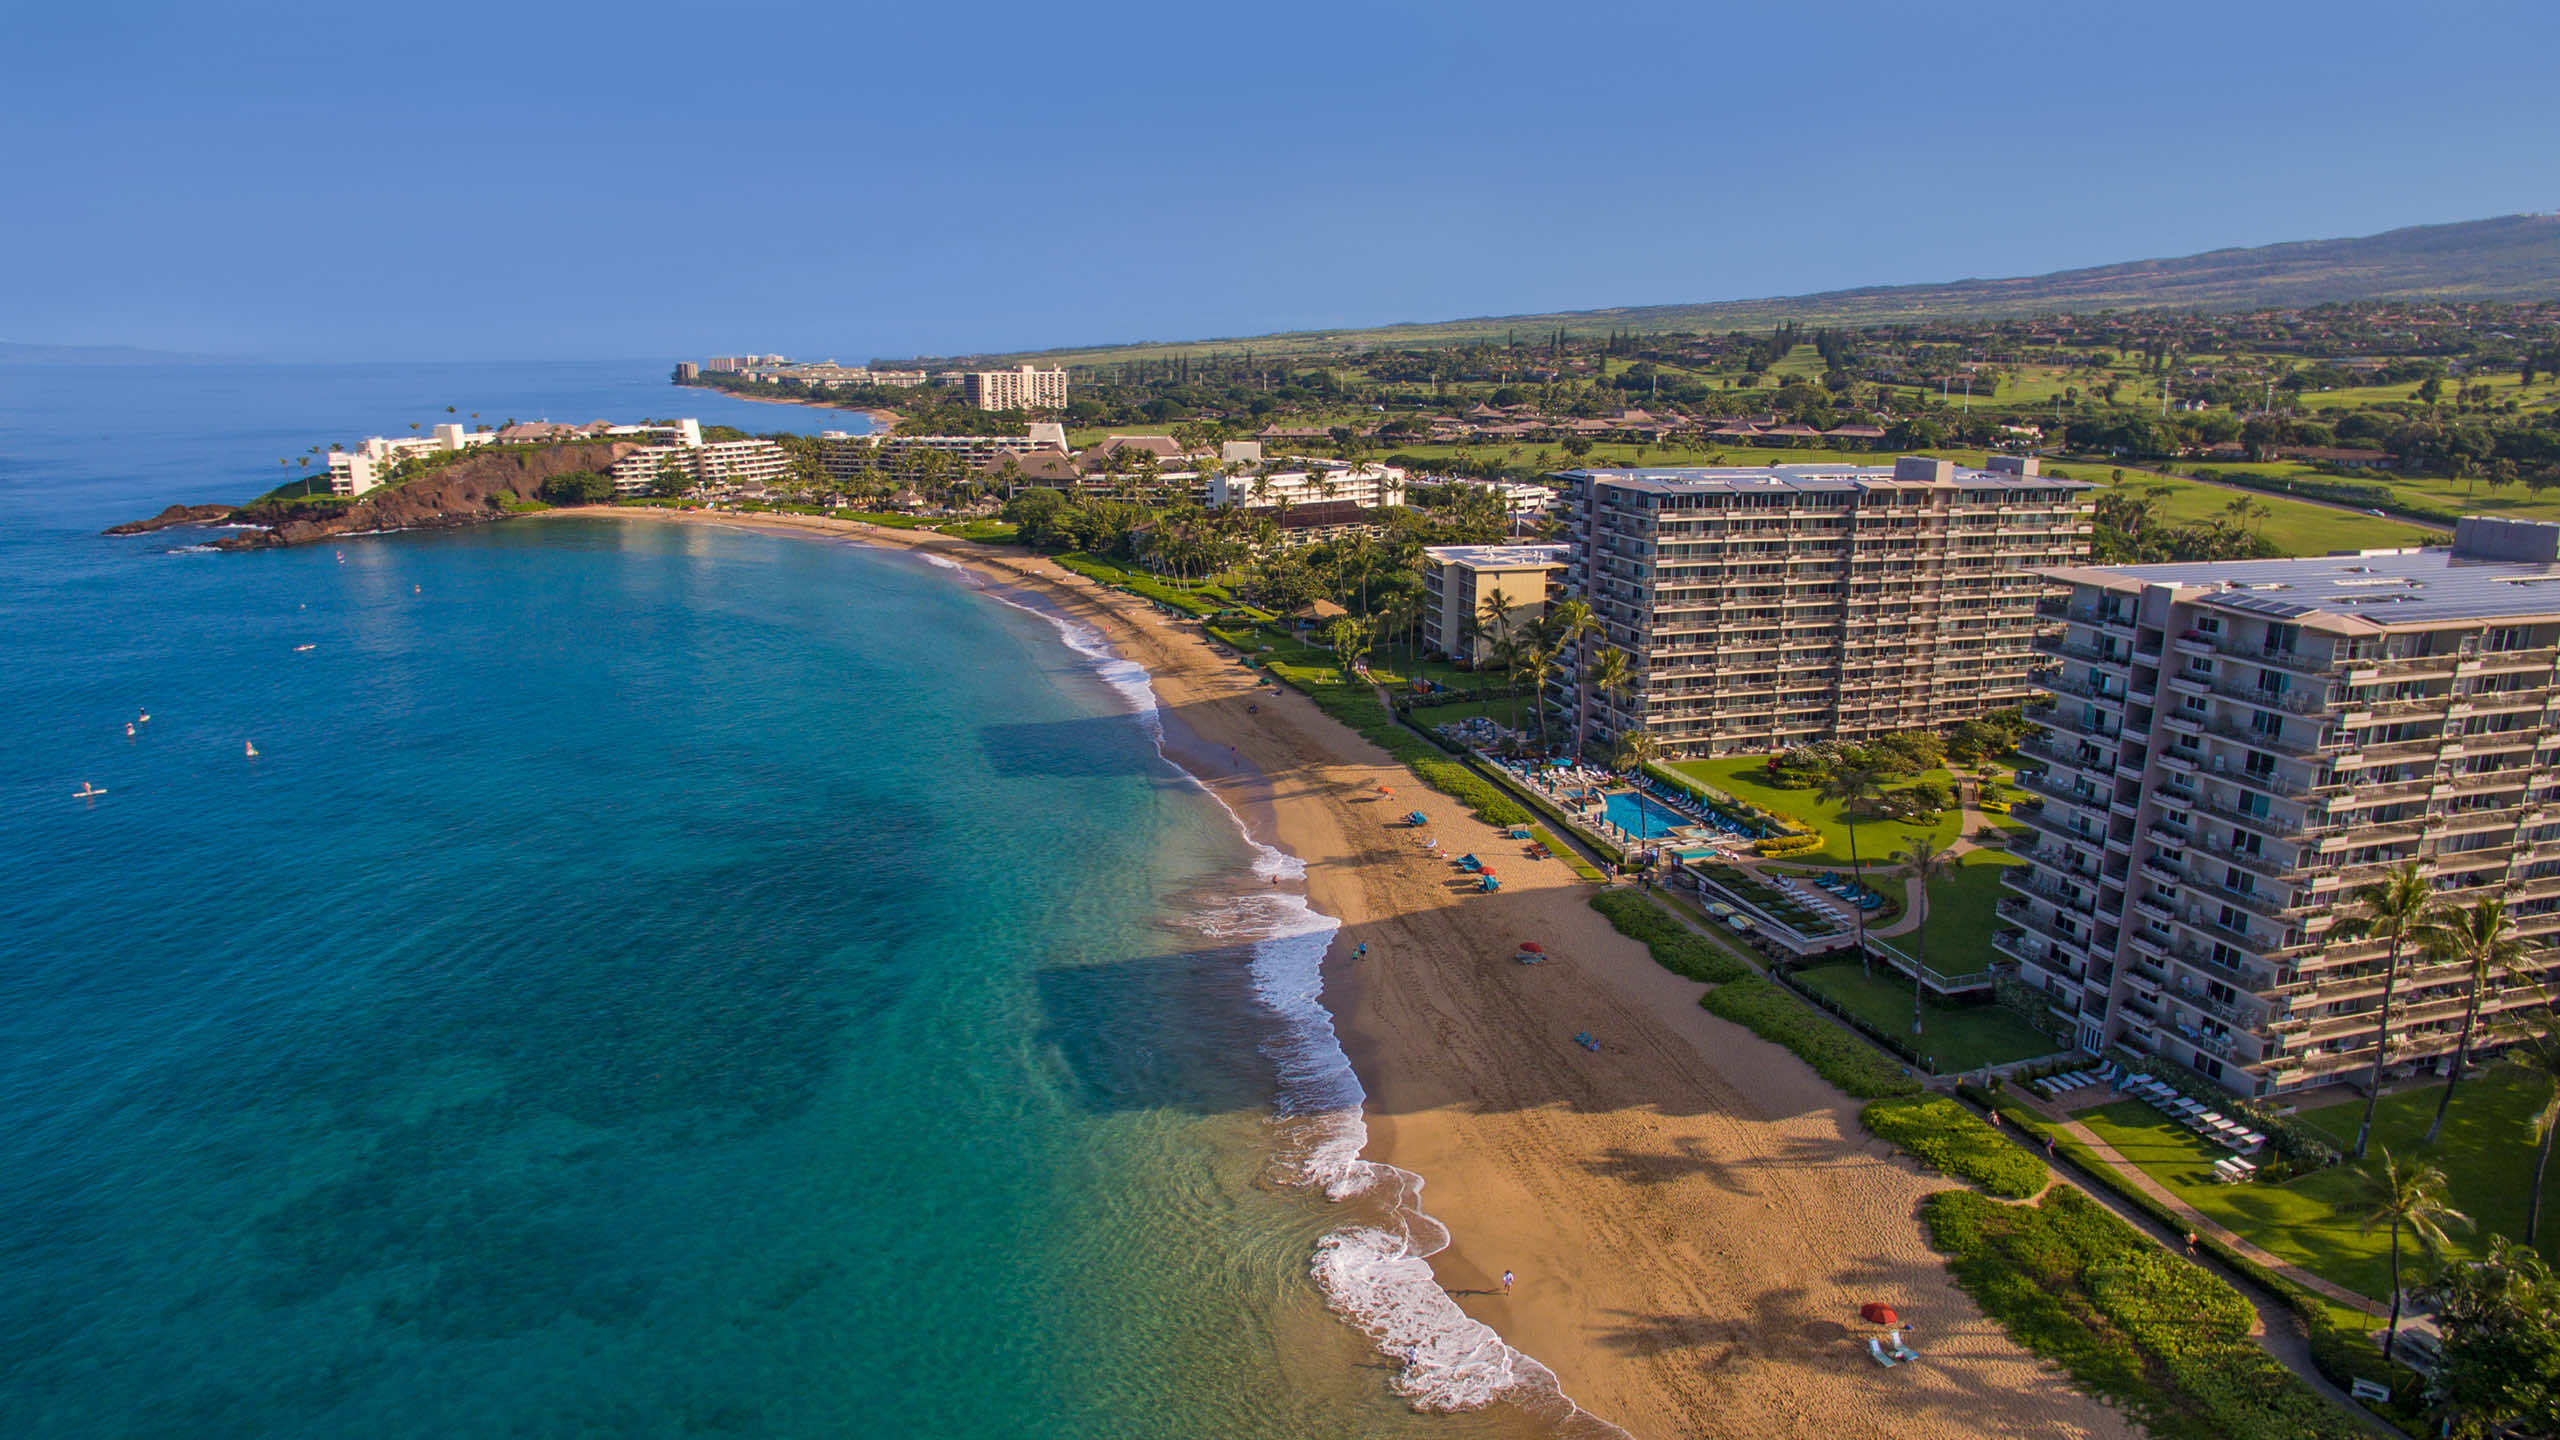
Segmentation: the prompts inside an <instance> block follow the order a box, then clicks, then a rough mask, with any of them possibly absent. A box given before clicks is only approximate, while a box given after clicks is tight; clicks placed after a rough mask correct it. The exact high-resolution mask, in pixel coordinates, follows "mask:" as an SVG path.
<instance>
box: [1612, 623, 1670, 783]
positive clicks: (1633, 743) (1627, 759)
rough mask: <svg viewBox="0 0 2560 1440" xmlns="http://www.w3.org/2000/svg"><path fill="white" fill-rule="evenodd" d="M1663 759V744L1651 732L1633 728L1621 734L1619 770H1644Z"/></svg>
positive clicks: (1618, 757)
mask: <svg viewBox="0 0 2560 1440" xmlns="http://www.w3.org/2000/svg"><path fill="white" fill-rule="evenodd" d="M1612 653H1614V652H1612ZM1661 758H1662V742H1661V741H1660V740H1657V739H1655V738H1654V737H1653V736H1652V734H1650V733H1649V732H1647V731H1643V730H1638V729H1634V728H1632V727H1630V728H1629V729H1626V730H1622V731H1620V732H1619V734H1618V753H1617V757H1616V759H1617V765H1618V768H1619V769H1621V770H1642V769H1643V768H1644V767H1645V766H1646V765H1647V764H1648V763H1650V762H1652V761H1655V760H1659V759H1661Z"/></svg>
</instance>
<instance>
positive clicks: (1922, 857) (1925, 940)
mask: <svg viewBox="0 0 2560 1440" xmlns="http://www.w3.org/2000/svg"><path fill="white" fill-rule="evenodd" d="M1893 858H1894V859H1895V860H1896V861H1898V862H1900V863H1901V864H1902V865H1903V866H1905V867H1906V868H1908V869H1909V870H1910V871H1911V878H1913V879H1914V880H1917V881H1919V882H1920V923H1919V924H1917V925H1914V926H1912V927H1911V937H1912V942H1913V944H1914V945H1915V946H1916V947H1917V950H1918V954H1917V957H1916V958H1915V959H1914V960H1913V961H1912V965H1911V1033H1912V1034H1914V1035H1917V1034H1919V1033H1920V1001H1921V996H1922V995H1924V994H1925V993H1927V992H1926V991H1925V989H1924V988H1923V986H1922V980H1923V977H1925V976H1927V975H1928V973H1929V886H1930V884H1931V883H1932V882H1934V881H1936V880H1937V879H1939V878H1940V877H1941V876H1944V875H1946V874H1947V873H1949V872H1950V871H1952V870H1954V869H1955V868H1956V857H1955V854H1954V852H1952V851H1949V850H1942V849H1940V848H1938V842H1937V841H1935V840H1932V839H1930V838H1929V837H1928V836H1926V835H1914V836H1912V837H1911V843H1910V844H1909V845H1906V846H1904V847H1903V850H1902V853H1901V854H1899V855H1896V856H1894V857H1893Z"/></svg>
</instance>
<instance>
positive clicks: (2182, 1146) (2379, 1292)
mask: <svg viewBox="0 0 2560 1440" xmlns="http://www.w3.org/2000/svg"><path fill="white" fill-rule="evenodd" d="M2540 1095H2541V1092H2540V1091H2538V1090H2537V1089H2535V1088H2534V1087H2533V1086H2531V1085H2530V1084H2528V1083H2526V1082H2524V1081H2523V1080H2522V1079H2521V1078H2520V1077H2517V1076H2512V1075H2505V1074H2500V1073H2497V1072H2494V1071H2493V1072H2490V1073H2488V1074H2485V1075H2481V1076H2477V1077H2475V1078H2473V1079H2470V1080H2466V1081H2464V1082H2463V1086H2462V1088H2461V1090H2459V1091H2458V1092H2456V1093H2455V1095H2454V1101H2453V1113H2452V1115H2451V1116H2449V1117H2448V1118H2447V1119H2446V1121H2445V1133H2444V1138H2443V1139H2442V1140H2440V1141H2439V1142H2437V1145H2436V1148H2435V1149H2434V1150H2432V1151H2421V1150H2420V1149H2419V1148H2418V1137H2419V1136H2420V1135H2422V1134H2424V1133H2425V1131H2426V1128H2427V1121H2428V1120H2429V1119H2430V1118H2431V1117H2432V1116H2433V1115H2434V1113H2435V1104H2436V1096H2437V1091H2436V1090H2435V1088H2434V1087H2432V1086H2430V1087H2425V1088H2422V1089H2418V1090H2412V1091H2404V1092H2402V1093H2400V1094H2398V1095H2386V1096H2384V1097H2383V1100H2382V1109H2381V1112H2380V1113H2379V1114H2378V1115H2377V1116H2376V1117H2375V1120H2374V1135H2375V1143H2376V1147H2377V1151H2378V1149H2379V1147H2380V1146H2385V1145H2387V1146H2389V1147H2390V1148H2391V1152H2392V1153H2393V1154H2394V1155H2398V1156H2404V1157H2405V1156H2417V1155H2423V1157H2424V1158H2425V1159H2426V1160H2427V1161H2428V1162H2429V1163H2432V1164H2435V1165H2438V1166H2441V1167H2442V1168H2443V1169H2444V1171H2445V1174H2446V1176H2447V1178H2448V1179H2449V1180H2450V1181H2451V1186H2450V1194H2451V1197H2452V1200H2453V1203H2454V1206H2455V1208H2457V1209H2459V1210H2461V1211H2462V1212H2463V1213H2464V1214H2466V1215H2469V1216H2471V1217H2472V1220H2473V1221H2474V1223H2475V1227H2476V1228H2474V1229H2472V1230H2468V1231H2464V1230H2456V1231H2454V1232H2453V1235H2452V1239H2453V1248H2454V1250H2455V1251H2456V1252H2457V1253H2459V1254H2463V1255H2480V1254H2484V1253H2486V1252H2487V1249H2488V1238H2487V1237H2488V1236H2490V1235H2491V1234H2504V1235H2510V1236H2520V1235H2522V1234H2523V1233H2524V1213H2525V1200H2526V1195H2527V1192H2528V1190H2529V1188H2530V1186H2531V1183H2532V1178H2533V1162H2534V1155H2535V1149H2534V1142H2533V1136H2532V1133H2531V1130H2532V1127H2531V1124H2530V1118H2531V1115H2532V1112H2533V1110H2534V1109H2535V1108H2536V1106H2537V1103H2538V1101H2539V1099H2540ZM2362 1109H2363V1102H2362V1101H2353V1102H2349V1103H2348V1104H2345V1105H2338V1106H2331V1107H2328V1108H2326V1109H2322V1110H2315V1111H2309V1112H2306V1114H2305V1116H2304V1118H2305V1119H2307V1120H2309V1121H2310V1122H2311V1123H2313V1124H2315V1125H2317V1126H2319V1127H2321V1128H2322V1129H2324V1130H2327V1131H2329V1132H2330V1133H2331V1134H2333V1135H2335V1136H2336V1137H2337V1140H2338V1144H2339V1146H2340V1148H2342V1149H2343V1148H2344V1147H2345V1145H2346V1144H2347V1142H2349V1141H2350V1140H2352V1139H2354V1138H2355V1129H2356V1119H2357V1116H2358V1114H2359V1113H2360V1112H2361V1111H2362ZM2077 1118H2078V1119H2079V1120H2080V1121H2081V1122H2082V1123H2083V1124H2086V1125H2087V1126H2088V1127H2089V1128H2090V1130H2091V1131H2093V1132H2095V1133H2096V1134H2097V1135H2098V1137H2099V1138H2100V1139H2103V1140H2105V1141H2106V1142H2107V1143H2108V1144H2110V1145H2113V1146H2114V1147H2115V1148H2116V1149H2117V1150H2118V1151H2119V1152H2121V1153H2122V1154H2123V1155H2124V1156H2125V1157H2126V1158H2127V1159H2130V1160H2132V1161H2133V1162H2134V1163H2135V1164H2136V1165H2138V1166H2140V1167H2141V1168H2142V1170H2143V1171H2144V1173H2146V1174H2148V1175H2150V1176H2151V1178H2153V1179H2154V1180H2157V1181H2159V1182H2160V1183H2161V1184H2163V1185H2166V1186H2168V1187H2169V1188H2170V1189H2171V1190H2173V1191H2175V1192H2177V1194H2178V1197H2179V1198H2180V1199H2183V1200H2185V1201H2186V1202H2187V1203H2188V1204H2190V1205H2193V1206H2194V1207H2195V1208H2196V1209H2198V1210H2200V1211H2202V1212H2204V1213H2205V1214H2207V1215H2210V1216H2212V1217H2213V1218H2214V1219H2216V1220H2219V1221H2221V1222H2222V1223H2223V1224H2224V1225H2227V1226H2229V1227H2230V1228H2231V1229H2233V1230H2235V1231H2237V1232H2239V1233H2240V1234H2242V1235H2244V1236H2246V1237H2248V1238H2249V1239H2251V1240H2253V1241H2256V1242H2257V1243H2258V1244H2259V1245H2262V1246H2264V1247H2265V1248H2267V1249H2269V1250H2272V1251H2274V1252H2275V1253H2276V1254H2278V1255H2281V1256H2283V1257H2284V1258H2285V1259H2287V1260H2291V1261H2293V1262H2294V1263H2295V1264H2297V1265H2300V1266H2302V1267H2303V1268H2304V1269H2306V1270H2309V1271H2311V1272H2312V1273H2313V1274H2315V1275H2319V1276H2321V1277H2322V1278H2324V1279H2327V1280H2331V1281H2334V1282H2336V1283H2337V1284H2340V1285H2344V1286H2346V1287H2348V1288H2349V1289H2352V1290H2355V1291H2357V1292H2359V1293H2361V1294H2364V1295H2369V1296H2372V1297H2374V1298H2376V1299H2388V1298H2389V1295H2390V1290H2391V1280H2390V1272H2391V1267H2390V1261H2389V1258H2388V1257H2389V1253H2390V1246H2389V1238H2388V1236H2387V1235H2386V1234H2385V1233H2384V1232H2382V1231H2380V1230H2377V1231H2375V1232H2374V1233H2373V1234H2370V1235H2365V1234H2360V1233H2358V1230H2357V1227H2356V1223H2355V1221H2354V1220H2352V1219H2350V1218H2347V1211H2348V1208H2349V1207H2350V1206H2351V1203H2352V1202H2351V1197H2352V1196H2353V1195H2354V1193H2355V1185H2356V1177H2355V1175H2354V1174H2353V1172H2352V1170H2351V1168H2350V1167H2347V1166H2336V1167H2332V1168H2330V1169H2327V1170H2323V1171H2320V1172H2318V1173H2316V1174H2312V1175H2305V1176H2303V1177H2301V1178H2299V1179H2296V1180H2290V1181H2287V1182H2286V1183H2284V1184H2282V1185H2265V1184H2253V1185H2221V1184H2217V1183H2215V1181H2214V1179H2213V1162H2214V1161H2215V1160H2217V1159H2220V1158H2221V1157H2222V1156H2224V1155H2226V1154H2228V1153H2230V1152H2228V1151H2226V1150H2224V1149H2223V1148H2222V1147H2220V1146H2218V1145H2208V1144H2206V1143H2205V1142H2204V1141H2203V1140H2201V1139H2198V1138H2197V1137H2196V1136H2195V1135H2194V1134H2193V1133H2191V1132H2190V1131H2188V1130H2187V1129H2186V1128H2185V1127H2184V1126H2181V1125H2177V1124H2175V1123H2173V1122H2171V1121H2170V1120H2169V1118H2168V1117H2167V1116H2165V1115H2162V1114H2161V1113H2160V1112H2159V1111H2157V1110H2154V1109H2152V1108H2151V1107H2150V1106H2148V1105H2145V1104H2143V1103H2142V1102H2140V1101H2138V1100H2120V1101H2117V1102H2116V1103H2114V1104H2112V1105H2107V1106H2102V1107H2100V1108H2099V1109H2096V1110H2092V1111H2088V1112H2086V1113H2084V1114H2081V1115H2080V1116H2078V1117H2077ZM2542 1252H2543V1254H2544V1255H2545V1256H2548V1257H2551V1258H2553V1259H2560V1224H2545V1225H2544V1226H2543V1240H2542ZM2424 1273H2425V1272H2424V1270H2423V1268H2421V1267H2416V1266H2411V1265H2409V1264H2407V1262H2406V1261H2405V1259H2404V1269H2403V1279H2404V1280H2407V1281H2408V1282H2409V1283H2412V1284H2414V1283H2416V1280H2417V1279H2418V1278H2422V1277H2423V1275H2424Z"/></svg>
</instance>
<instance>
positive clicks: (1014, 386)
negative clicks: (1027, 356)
mask: <svg viewBox="0 0 2560 1440" xmlns="http://www.w3.org/2000/svg"><path fill="white" fill-rule="evenodd" d="M960 383H961V385H962V386H963V387H964V388H965V389H966V391H967V393H968V396H969V403H970V404H972V405H975V406H977V407H978V408H979V409H981V410H1063V409H1065V408H1066V405H1067V372H1066V370H1065V368H1064V367H1062V366H1052V367H1051V368H1049V369H1047V370H1041V369H1037V368H1034V367H1032V366H1029V365H1023V366H1019V367H1016V368H1015V369H1011V370H973V371H970V372H969V373H967V374H965V375H963V376H962V377H961V379H960Z"/></svg>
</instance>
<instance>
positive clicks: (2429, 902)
mask: <svg viewBox="0 0 2560 1440" xmlns="http://www.w3.org/2000/svg"><path fill="white" fill-rule="evenodd" d="M2354 903H2355V905H2356V906H2357V907H2358V909H2357V913H2356V914H2354V915H2351V916H2349V917H2348V918H2347V920H2346V921H2345V922H2344V923H2343V924H2341V925H2339V926H2338V927H2337V928H2336V929H2334V930H2332V931H2331V932H2330V933H2331V934H2332V935H2334V936H2337V937H2338V938H2339V939H2342V940H2353V939H2387V940H2389V941H2390V942H2391V951H2390V954H2389V956H2388V958H2386V959H2385V960H2384V962H2383V972H2382V1008H2381V1009H2380V1010H2377V1011H2376V1012H2374V1019H2373V1073H2372V1075H2371V1076H2370V1077H2369V1078H2368V1080H2367V1081H2366V1086H2365V1091H2366V1093H2365V1097H2364V1119H2363V1121H2362V1122H2361V1123H2359V1124H2358V1125H2357V1126H2356V1143H2355V1148H2354V1149H2353V1150H2350V1151H2348V1152H2347V1157H2348V1158H2349V1159H2351V1160H2361V1159H2363V1158H2364V1152H2365V1146H2366V1144H2367V1143H2368V1142H2370V1141H2371V1140H2372V1138H2373V1112H2374V1107H2375V1106H2377V1105H2379V1104H2381V1103H2382V1067H2383V1065H2384V1063H2385V1062H2387V1061H2388V1060H2389V1059H2390V1058H2391V1004H2392V1001H2393V1000H2394V999H2396V998H2398V995H2399V991H2400V955H2401V952H2402V950H2403V949H2405V948H2406V947H2407V945H2408V942H2410V941H2411V940H2416V941H2418V942H2419V943H2421V944H2425V943H2426V942H2427V940H2428V937H2429V936H2430V935H2432V933H2433V927H2434V925H2435V922H2436V919H2437V917H2438V916H2439V915H2440V914H2441V913H2442V911H2443V907H2442V906H2441V905H2439V904H2438V903H2437V901H2436V891H2435V886H2434V885H2432V884H2430V883H2428V880H2427V877H2426V876H2424V875H2421V874H2419V873H2418V862H2417V861H2415V860H2408V861H2403V862H2402V863H2401V865H2400V867H2399V868H2398V869H2396V870H2393V871H2392V872H2391V873H2390V874H2389V875H2387V876H2385V877H2384V878H2382V879H2381V880H2378V881H2376V882H2375V883H2373V884H2371V885H2367V886H2365V887H2364V888H2363V889H2361V890H2358V891H2357V892H2356V893H2355V898H2354Z"/></svg>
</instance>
